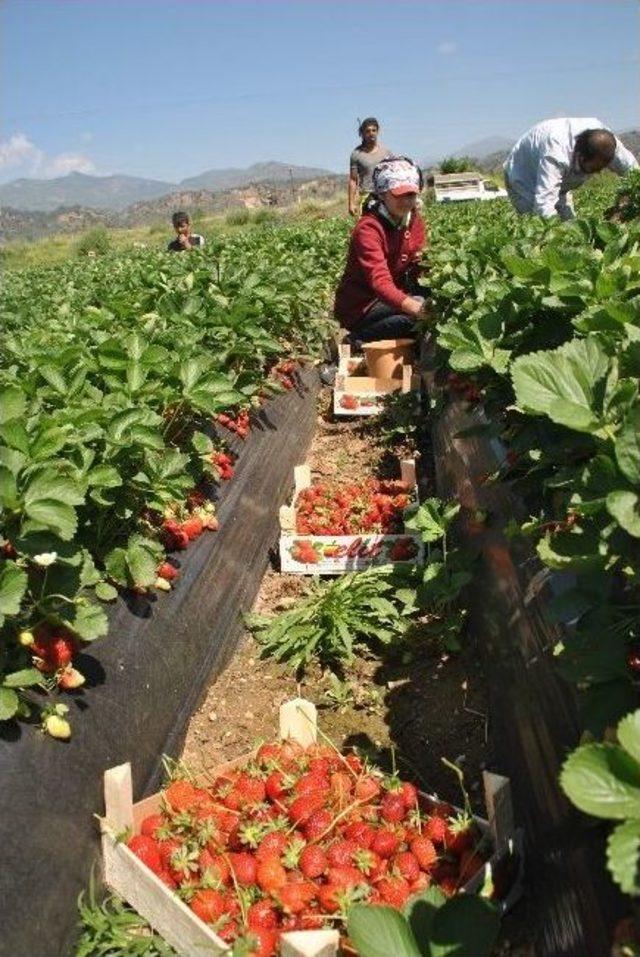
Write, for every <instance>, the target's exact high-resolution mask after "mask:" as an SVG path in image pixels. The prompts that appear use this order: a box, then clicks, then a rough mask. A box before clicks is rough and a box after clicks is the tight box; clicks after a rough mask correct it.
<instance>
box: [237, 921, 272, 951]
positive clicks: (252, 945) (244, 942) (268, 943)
mask: <svg viewBox="0 0 640 957" xmlns="http://www.w3.org/2000/svg"><path fill="white" fill-rule="evenodd" d="M277 942H278V931H277V930H272V929H271V928H269V927H252V928H251V929H250V930H248V931H247V932H246V933H245V934H243V935H242V937H238V938H237V940H236V945H235V947H234V953H238V954H242V957H274V955H275V952H276V944H277Z"/></svg>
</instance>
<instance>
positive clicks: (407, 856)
mask: <svg viewBox="0 0 640 957" xmlns="http://www.w3.org/2000/svg"><path fill="white" fill-rule="evenodd" d="M392 866H393V868H394V870H396V871H397V872H398V873H399V874H400V876H401V877H404V879H405V881H408V882H409V883H410V884H411V883H412V882H413V881H416V880H417V879H418V877H419V876H420V864H419V863H418V859H417V858H416V857H414V855H413V854H412V853H411V851H400V853H399V854H396V856H395V857H394V858H393V861H392Z"/></svg>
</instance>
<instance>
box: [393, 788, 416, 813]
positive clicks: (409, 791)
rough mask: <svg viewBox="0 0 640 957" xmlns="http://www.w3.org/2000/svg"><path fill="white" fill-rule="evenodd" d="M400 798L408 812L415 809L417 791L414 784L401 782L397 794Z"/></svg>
mask: <svg viewBox="0 0 640 957" xmlns="http://www.w3.org/2000/svg"><path fill="white" fill-rule="evenodd" d="M398 793H399V794H400V797H401V798H402V800H403V801H404V803H405V807H406V808H407V810H408V811H410V810H411V809H412V808H414V807H417V804H418V789H417V787H416V786H415V784H410V783H409V781H403V782H402V784H401V786H400V790H399V792H398Z"/></svg>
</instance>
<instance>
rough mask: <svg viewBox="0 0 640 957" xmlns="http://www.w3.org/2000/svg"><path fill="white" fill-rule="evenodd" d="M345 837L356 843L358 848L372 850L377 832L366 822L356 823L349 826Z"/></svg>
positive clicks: (345, 831)
mask: <svg viewBox="0 0 640 957" xmlns="http://www.w3.org/2000/svg"><path fill="white" fill-rule="evenodd" d="M344 836H345V837H346V838H347V839H348V840H350V841H355V843H356V844H357V845H358V847H364V848H370V847H371V844H372V842H373V839H374V837H375V836H376V832H375V828H373V827H372V826H371V825H370V824H367V822H366V821H354V822H353V824H349V825H347V827H346V828H345V830H344Z"/></svg>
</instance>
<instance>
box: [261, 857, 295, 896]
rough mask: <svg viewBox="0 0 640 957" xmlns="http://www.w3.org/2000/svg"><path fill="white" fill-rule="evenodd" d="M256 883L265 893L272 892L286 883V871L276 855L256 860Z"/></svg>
mask: <svg viewBox="0 0 640 957" xmlns="http://www.w3.org/2000/svg"><path fill="white" fill-rule="evenodd" d="M256 883H257V884H258V886H259V887H260V888H262V890H263V891H265V893H267V894H273V893H275V891H278V890H280V888H281V887H284V885H285V884H286V883H287V872H286V871H285V869H284V867H283V866H282V864H281V863H280V860H279V858H277V857H265V858H263V860H261V861H258V867H257V871H256Z"/></svg>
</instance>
